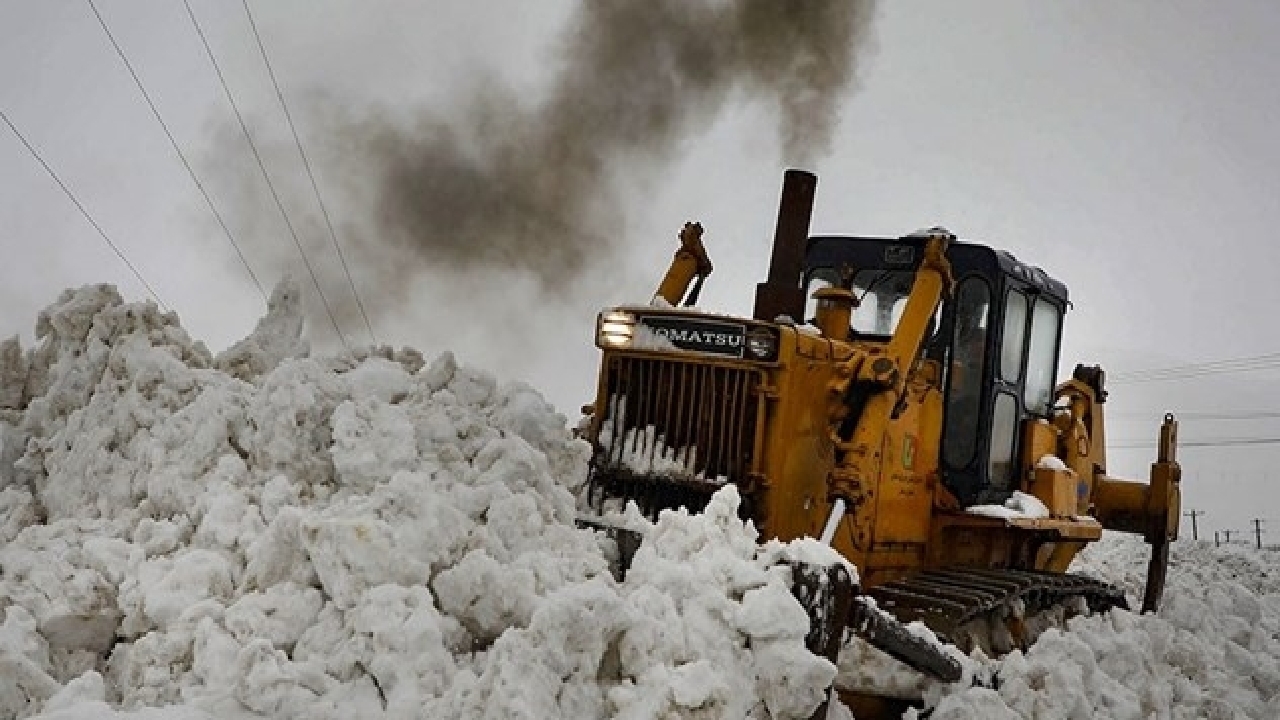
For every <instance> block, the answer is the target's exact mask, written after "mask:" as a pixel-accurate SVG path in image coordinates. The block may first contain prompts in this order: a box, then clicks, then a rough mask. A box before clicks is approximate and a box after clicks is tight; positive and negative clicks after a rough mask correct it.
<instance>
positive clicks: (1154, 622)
mask: <svg viewBox="0 0 1280 720" xmlns="http://www.w3.org/2000/svg"><path fill="white" fill-rule="evenodd" d="M1148 553H1149V550H1148V549H1147V547H1146V546H1145V545H1144V544H1143V542H1142V540H1141V538H1139V537H1134V536H1127V535H1119V534H1115V533H1106V534H1105V536H1104V539H1103V541H1102V542H1101V543H1098V544H1096V545H1094V546H1092V547H1090V548H1089V549H1088V550H1086V551H1085V552H1084V553H1083V554H1082V556H1081V557H1080V558H1079V559H1078V560H1077V567H1076V568H1074V569H1077V570H1083V571H1087V572H1092V573H1095V574H1097V575H1099V576H1102V577H1106V578H1108V579H1109V580H1111V581H1112V582H1115V583H1116V584H1118V585H1120V586H1121V587H1124V588H1126V590H1127V591H1128V593H1127V594H1128V595H1129V596H1130V604H1131V606H1133V607H1139V597H1140V595H1139V593H1140V591H1141V588H1142V586H1143V583H1144V582H1145V573H1146V564H1147V558H1148ZM1278 637H1280V555H1277V554H1276V553H1275V552H1273V551H1253V550H1249V549H1247V548H1239V547H1231V548H1223V549H1215V548H1214V547H1213V546H1212V545H1210V544H1207V543H1193V542H1188V541H1182V542H1179V543H1175V544H1174V545H1173V547H1172V552H1171V557H1170V567H1169V577H1168V580H1167V583H1166V586H1165V594H1164V602H1163V603H1162V606H1161V608H1160V609H1159V611H1158V612H1156V613H1155V614H1147V615H1136V614H1134V613H1131V612H1126V611H1121V610H1115V611H1112V612H1109V613H1107V614H1105V615H1099V616H1090V617H1079V618H1075V619H1073V620H1071V621H1069V622H1068V626H1067V631H1066V632H1063V631H1059V630H1049V631H1047V632H1046V633H1045V634H1044V635H1042V636H1041V637H1040V639H1039V641H1038V642H1037V643H1036V644H1035V645H1034V646H1032V647H1031V649H1030V650H1029V651H1028V652H1027V653H1026V654H1025V655H1024V654H1022V653H1017V652H1015V653H1013V654H1012V655H1010V656H1008V657H1006V658H1005V659H1004V660H1003V661H1000V662H992V663H990V666H991V669H992V670H993V671H994V672H995V674H996V677H997V678H998V687H999V689H998V690H985V689H973V690H968V691H965V692H961V693H959V694H954V695H951V696H949V697H946V698H944V699H942V701H941V702H940V704H939V705H938V707H937V710H936V712H935V713H934V714H933V715H932V716H931V717H933V718H935V719H936V720H960V719H962V718H964V719H968V718H973V719H975V720H976V719H978V718H982V719H984V720H985V719H987V718H1036V719H1041V718H1044V719H1047V718H1126V719H1127V718H1133V719H1134V720H1137V719H1139V718H1143V719H1145V718H1188V719H1189V718H1276V717H1280V640H1277V638H1278Z"/></svg>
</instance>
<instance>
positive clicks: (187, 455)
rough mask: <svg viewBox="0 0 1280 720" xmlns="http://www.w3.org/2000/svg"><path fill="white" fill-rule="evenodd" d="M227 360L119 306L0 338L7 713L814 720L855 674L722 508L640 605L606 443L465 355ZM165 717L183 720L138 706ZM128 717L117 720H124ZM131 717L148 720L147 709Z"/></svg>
mask: <svg viewBox="0 0 1280 720" xmlns="http://www.w3.org/2000/svg"><path fill="white" fill-rule="evenodd" d="M301 331H302V325H301V320H300V315H299V313H298V303H297V288H296V287H293V286H292V285H289V284H285V285H282V286H281V287H280V288H279V289H277V291H276V293H275V294H274V295H273V298H272V303H271V309H270V311H269V313H268V315H267V317H265V318H264V319H263V321H262V322H260V323H259V325H258V328H257V329H256V330H255V331H254V333H253V334H252V335H251V336H250V337H248V338H246V339H245V340H244V341H242V342H241V343H238V344H237V345H236V346H234V347H233V348H231V349H230V350H228V351H227V352H225V353H223V354H221V355H219V356H217V357H214V356H213V355H212V354H211V353H210V352H209V351H208V350H207V349H206V348H205V347H204V346H203V345H201V344H200V343H197V342H193V341H192V340H191V339H190V338H189V337H188V336H187V334H186V333H185V331H183V330H182V328H181V327H180V325H179V324H178V322H177V318H176V316H174V315H172V314H162V313H160V312H159V311H158V310H157V309H156V308H155V306H154V305H152V304H150V303H146V304H126V303H124V302H123V301H122V300H121V298H120V296H119V295H118V294H117V292H116V291H115V289H114V288H112V287H110V286H93V287H85V288H81V289H78V290H69V291H66V292H65V293H63V295H62V296H61V297H60V298H59V299H58V301H57V302H56V303H55V304H54V305H52V306H51V307H49V308H48V309H47V310H46V311H45V312H44V313H42V314H41V316H40V318H39V321H38V325H37V337H38V341H39V345H38V346H37V347H36V348H35V349H33V350H30V351H27V352H23V351H22V350H21V348H20V347H18V344H17V342H16V340H14V341H9V342H6V343H4V344H3V345H0V461H2V462H0V718H14V717H29V716H33V715H37V714H40V713H45V714H46V715H45V716H46V717H58V718H77V717H115V716H120V717H126V716H127V717H136V718H144V717H164V718H175V717H181V718H188V717H190V718H203V717H210V716H215V717H233V718H235V717H263V716H266V717H308V718H312V717H314V718H325V717H333V718H337V717H342V718H348V717H414V718H417V717H459V718H462V717H495V718H496V717H503V718H506V717H512V718H550V717H584V718H586V717H618V718H636V719H640V718H659V717H661V718H676V717H703V718H719V717H725V718H729V717H732V718H742V717H759V718H764V717H775V718H791V717H805V716H807V715H808V714H809V713H810V712H811V711H812V710H813V708H814V707H815V706H816V705H817V704H818V702H820V701H821V699H822V692H823V690H824V688H825V687H826V686H827V685H828V684H829V683H830V681H831V678H832V677H833V675H834V674H835V667H834V666H833V665H832V664H831V663H828V662H827V661H825V660H823V659H821V658H817V657H815V656H813V655H811V654H810V653H808V652H807V651H806V650H805V648H804V644H803V636H804V634H805V633H806V632H807V618H806V617H805V614H804V612H803V611H802V610H801V608H800V606H799V604H798V603H797V602H796V601H795V600H794V599H793V598H792V596H791V595H790V592H789V575H788V574H787V572H786V569H785V568H783V567H779V566H778V562H779V560H780V559H781V558H782V557H784V556H786V555H787V554H788V553H791V554H796V553H802V554H805V555H813V554H814V553H813V551H812V549H811V548H806V547H800V546H795V547H791V548H788V547H784V546H781V545H779V544H777V543H770V544H766V545H764V546H758V545H757V540H758V538H757V537H756V534H755V531H754V530H753V529H752V528H751V527H750V526H744V525H743V523H741V522H740V521H739V520H738V519H737V505H738V496H737V493H736V490H735V489H734V488H733V487H726V488H725V489H724V490H722V491H721V492H720V493H719V494H717V495H716V496H715V498H714V499H713V501H712V502H711V504H710V506H709V507H708V508H707V510H706V512H705V513H704V514H702V515H698V516H689V515H686V514H679V513H667V514H665V515H664V516H663V517H662V518H661V519H660V520H659V521H658V522H657V523H656V524H654V525H652V526H647V537H646V539H645V542H644V544H643V546H642V547H641V548H640V550H639V551H638V553H637V555H636V557H635V560H634V564H633V566H632V568H631V570H630V572H629V573H628V575H627V579H626V581H625V582H624V583H619V582H617V581H615V580H614V579H613V577H612V575H610V574H609V572H608V557H609V552H610V550H611V543H609V542H608V541H606V540H604V538H603V536H601V535H597V534H595V533H592V532H589V531H585V530H579V529H577V528H575V527H574V524H573V520H574V516H575V499H574V494H573V492H574V491H575V490H576V489H577V488H578V487H579V486H580V485H581V484H582V482H583V481H584V479H585V476H586V463H587V459H588V454H589V448H588V446H587V445H586V443H584V442H582V441H580V440H575V439H574V438H573V437H572V434H571V433H570V431H569V430H568V429H567V428H566V425H565V419H564V417H563V416H560V415H557V414H555V413H554V412H553V410H552V408H551V407H550V406H548V405H547V403H546V402H545V401H544V400H543V399H542V398H541V397H540V396H539V395H538V394H537V393H536V392H534V391H533V390H531V389H529V388H528V387H525V386H521V385H509V386H499V385H498V384H497V383H496V382H495V381H494V379H493V378H492V377H490V376H488V375H486V374H484V373H480V372H476V371H473V370H468V369H466V368H463V367H459V366H458V365H457V364H456V363H455V361H454V359H453V357H452V356H451V355H449V354H447V353H446V354H444V355H442V356H440V357H439V358H437V359H436V360H435V361H434V362H432V363H430V364H427V363H424V361H423V359H422V357H421V356H420V355H419V354H417V353H415V352H412V351H395V352H393V351H391V350H390V349H385V348H384V349H379V350H376V351H368V352H364V353H361V354H358V355H356V356H345V357H340V358H315V357H309V353H308V351H307V348H306V345H305V343H304V342H303V341H302V339H301ZM156 706H169V707H168V709H166V710H143V709H141V708H146V707H156ZM113 708H121V709H122V710H121V711H120V712H119V714H118V715H117V712H116V710H113ZM134 710H136V712H131V711H134Z"/></svg>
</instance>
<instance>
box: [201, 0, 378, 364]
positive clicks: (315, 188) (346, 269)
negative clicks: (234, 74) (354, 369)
mask: <svg viewBox="0 0 1280 720" xmlns="http://www.w3.org/2000/svg"><path fill="white" fill-rule="evenodd" d="M185 1H186V0H184V2H185ZM241 4H242V5H244V13H245V15H246V16H248V18H249V27H250V28H251V29H252V30H253V38H254V41H255V42H257V44H258V52H259V53H261V55H262V63H263V64H264V65H265V66H266V68H267V75H268V76H269V77H270V78H271V85H272V86H273V87H274V88H275V90H276V98H278V99H279V100H280V107H281V109H283V110H284V118H285V121H286V122H288V123H289V132H290V133H292V135H293V143H294V145H296V146H297V148H298V155H299V156H300V157H301V158H302V166H303V168H305V169H306V171H307V178H308V179H310V181H311V191H312V192H313V193H314V194H315V196H316V203H317V204H319V206H320V214H321V215H322V216H323V217H324V225H325V228H327V229H328V231H329V237H330V239H332V241H333V249H334V250H335V251H336V252H337V254H338V261H339V262H340V263H342V271H343V273H345V274H346V276H347V284H348V285H350V286H351V294H352V296H354V297H355V299H356V307H357V308H359V309H360V317H361V318H363V319H364V326H365V328H367V329H368V330H369V338H370V339H371V340H372V341H373V343H374V344H375V345H376V344H377V343H378V340H377V337H376V336H375V335H374V333H373V324H372V323H370V322H369V315H368V314H367V313H366V312H365V310H364V301H363V300H361V299H360V293H359V292H358V291H357V290H356V283H355V280H354V279H352V277H351V268H350V266H348V265H347V258H346V256H345V255H344V254H343V252H342V245H341V244H340V243H339V242H338V234H337V233H336V232H335V231H334V229H333V220H332V219H331V218H330V217H329V209H328V207H326V206H325V203H324V199H323V197H321V195H320V186H319V184H318V183H316V176H315V173H314V172H312V170H311V160H310V159H309V158H308V157H307V151H306V150H304V149H303V147H302V139H301V138H300V137H299V136H298V128H297V126H296V125H294V122H293V114H292V113H290V112H289V104H288V103H287V102H285V99H284V93H283V92H282V91H281V90H280V82H279V80H277V79H276V72H275V69H274V68H272V66H271V60H270V58H269V57H267V48H266V46H265V45H264V44H263V42H262V35H260V34H259V33H258V23H257V22H255V21H254V19H253V11H252V10H250V9H249V0H241Z"/></svg>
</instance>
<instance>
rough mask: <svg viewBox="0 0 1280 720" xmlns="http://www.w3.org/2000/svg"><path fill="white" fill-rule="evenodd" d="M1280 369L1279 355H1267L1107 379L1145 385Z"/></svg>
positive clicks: (1125, 373)
mask: <svg viewBox="0 0 1280 720" xmlns="http://www.w3.org/2000/svg"><path fill="white" fill-rule="evenodd" d="M1275 369H1280V353H1267V354H1265V355H1253V356H1250V357H1242V358H1229V359H1225V360H1213V361H1208V362H1200V363H1187V364H1185V365H1174V366H1171V367H1165V368H1157V369H1152V370H1135V371H1131V372H1119V373H1115V374H1113V375H1111V376H1109V377H1108V378H1107V380H1108V381H1109V382H1111V383H1122V384H1123V383H1145V382H1159V381H1165V380H1186V379H1190V378H1197V377H1204V376H1206V375H1221V374H1228V373H1241V372H1252V371H1257V370H1275Z"/></svg>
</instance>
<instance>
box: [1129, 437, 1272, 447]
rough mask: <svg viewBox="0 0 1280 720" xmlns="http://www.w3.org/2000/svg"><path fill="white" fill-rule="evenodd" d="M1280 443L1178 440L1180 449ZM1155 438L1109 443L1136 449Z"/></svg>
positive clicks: (1264, 439)
mask: <svg viewBox="0 0 1280 720" xmlns="http://www.w3.org/2000/svg"><path fill="white" fill-rule="evenodd" d="M1277 443H1280V437H1251V438H1217V439H1212V440H1182V439H1179V440H1178V449H1182V448H1196V447H1237V446H1241V445H1275V444H1277ZM1155 445H1156V442H1155V441H1154V440H1121V441H1119V442H1110V443H1107V447H1108V448H1110V449H1134V448H1148V447H1155Z"/></svg>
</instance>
